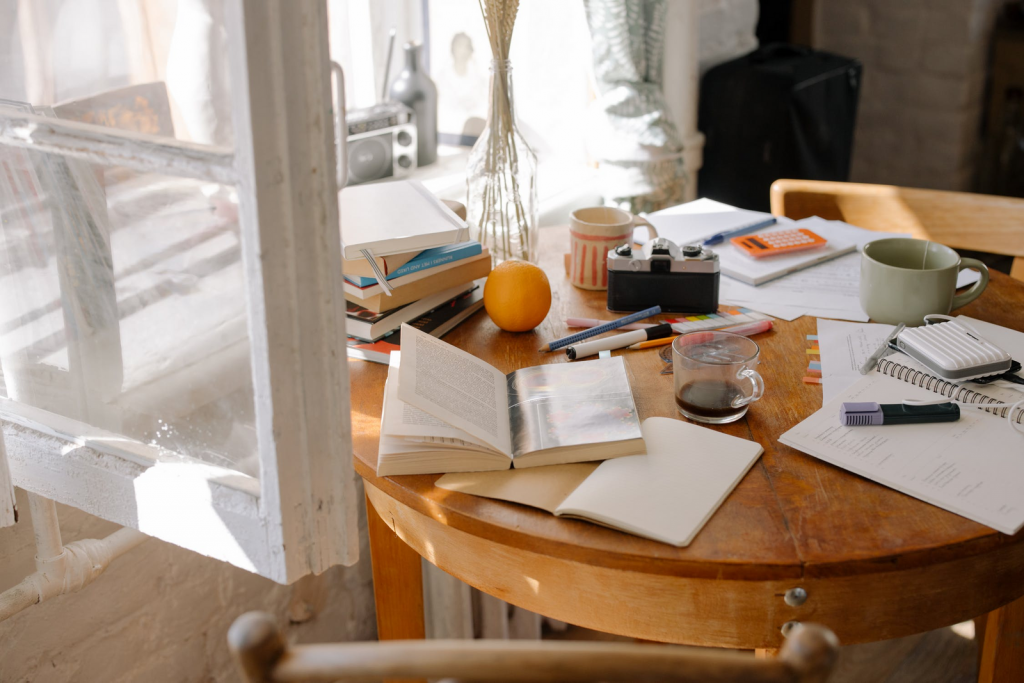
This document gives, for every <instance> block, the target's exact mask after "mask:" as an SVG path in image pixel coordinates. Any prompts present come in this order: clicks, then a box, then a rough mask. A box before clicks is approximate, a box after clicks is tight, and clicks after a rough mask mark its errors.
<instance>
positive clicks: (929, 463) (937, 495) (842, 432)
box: [779, 373, 1024, 534]
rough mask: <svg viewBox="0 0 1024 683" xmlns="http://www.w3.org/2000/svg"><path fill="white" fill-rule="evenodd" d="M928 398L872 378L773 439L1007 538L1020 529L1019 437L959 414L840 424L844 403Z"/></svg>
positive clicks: (988, 420) (985, 418) (995, 421)
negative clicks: (921, 420)
mask: <svg viewBox="0 0 1024 683" xmlns="http://www.w3.org/2000/svg"><path fill="white" fill-rule="evenodd" d="M904 399H920V400H935V394H934V393H932V392H930V391H928V390H927V389H922V388H920V387H916V386H914V385H911V384H908V383H906V382H901V381H900V380H898V379H895V378H892V377H887V376H885V375H881V374H878V373H872V374H870V375H867V376H865V377H862V378H861V379H860V380H858V381H857V383H856V384H854V385H853V386H851V387H849V388H848V389H846V390H845V391H844V392H842V393H841V394H840V395H839V396H838V397H836V399H835V400H833V401H831V402H830V403H827V404H826V405H825V407H824V408H822V409H821V410H819V411H818V412H816V413H814V414H813V415H811V416H810V417H809V418H807V419H806V420H804V421H803V422H801V423H800V424H798V425H797V426H796V427H793V429H791V430H789V431H788V432H786V433H785V434H783V435H782V436H781V437H779V441H781V442H782V443H784V444H786V445H788V446H792V447H793V448H796V449H798V450H801V451H804V452H805V453H809V454H811V455H813V456H815V457H817V458H820V459H821V460H824V461H826V462H829V463H832V464H833V465H836V466H838V467H842V468H843V469H846V470H849V471H851V472H854V473H856V474H859V475H861V476H863V477H867V478H868V479H873V480H874V481H877V482H879V483H882V484H885V485H886V486H889V487H892V488H894V489H896V490H898V491H902V492H904V493H906V494H908V495H911V496H913V497H915V498H918V499H920V500H924V501H927V502H929V503H931V504H933V505H937V506H938V507H941V508H943V509H945V510H949V511H950V512H955V513H957V514H959V515H963V516H964V517H967V518H968V519H972V520H974V521H976V522H979V523H981V524H985V525H987V526H990V527H992V528H993V529H997V530H998V531H1002V532H1003V533H1007V534H1013V533H1016V532H1017V530H1018V529H1020V528H1021V526H1022V525H1024V457H1022V456H1024V435H1021V434H1017V433H1013V432H1011V431H1010V429H1009V428H1008V427H1007V425H1006V421H1005V420H1001V419H1000V418H998V417H996V416H994V415H989V414H987V413H983V412H980V411H977V410H970V409H967V410H963V411H961V414H960V420H959V421H957V422H944V423H931V424H916V425H878V426H865V427H843V426H841V425H840V424H839V408H840V405H841V404H842V402H844V401H873V402H877V403H901V402H902V401H903V400H904Z"/></svg>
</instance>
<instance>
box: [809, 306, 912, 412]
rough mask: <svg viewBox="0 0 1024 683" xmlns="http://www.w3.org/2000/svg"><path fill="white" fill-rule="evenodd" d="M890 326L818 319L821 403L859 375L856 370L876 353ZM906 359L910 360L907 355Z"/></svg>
mask: <svg viewBox="0 0 1024 683" xmlns="http://www.w3.org/2000/svg"><path fill="white" fill-rule="evenodd" d="M893 329H895V326H894V325H878V324H874V323H844V322H839V321H836V320H822V319H821V318H819V319H818V348H819V350H820V351H821V390H822V396H823V403H830V402H831V401H832V400H833V399H834V398H835V397H836V396H838V395H839V394H840V393H842V392H843V391H845V390H846V389H847V387H849V386H851V385H853V384H855V383H856V382H857V380H859V379H860V378H861V377H862V375H861V374H860V367H861V366H862V365H864V363H865V362H866V361H867V359H868V358H869V357H870V356H871V354H873V353H874V352H875V351H877V350H878V347H879V346H881V344H882V342H884V341H885V338H886V337H888V336H889V334H890V333H891V332H892V331H893ZM905 358H906V360H908V361H909V360H912V359H911V358H910V357H909V356H906V357H905Z"/></svg>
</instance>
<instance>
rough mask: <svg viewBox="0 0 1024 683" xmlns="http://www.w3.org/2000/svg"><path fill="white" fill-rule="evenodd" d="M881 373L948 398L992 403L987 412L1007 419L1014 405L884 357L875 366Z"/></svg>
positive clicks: (1021, 419)
mask: <svg viewBox="0 0 1024 683" xmlns="http://www.w3.org/2000/svg"><path fill="white" fill-rule="evenodd" d="M875 367H876V368H877V369H878V371H879V372H880V373H882V374H883V375H887V376H889V377H894V378H895V379H898V380H900V381H901V382H906V383H908V384H913V385H914V386H915V387H920V388H922V389H927V390H928V391H932V392H935V393H936V394H940V395H942V396H945V397H946V398H948V399H952V400H954V401H960V402H961V403H977V404H979V405H991V406H992V407H991V408H985V412H987V413H991V414H992V415H998V416H999V417H1001V418H1003V419H1006V416H1007V414H1009V412H1010V410H1011V408H1012V406H1011V405H1010V404H1008V403H1003V402H1002V401H999V400H997V399H994V398H992V397H991V396H986V395H985V394H982V393H979V392H977V391H974V390H973V389H968V388H967V387H965V386H963V385H961V384H957V383H956V382H950V381H948V380H944V379H942V378H941V377H936V376H935V375H930V374H928V373H927V372H923V371H921V370H916V369H914V368H911V367H907V366H906V365H902V364H900V363H897V362H895V361H891V360H889V359H887V358H882V359H880V360H879V361H878V365H877V366H875ZM1014 422H1016V423H1017V424H1024V409H1019V410H1018V411H1017V417H1016V419H1015V420H1014Z"/></svg>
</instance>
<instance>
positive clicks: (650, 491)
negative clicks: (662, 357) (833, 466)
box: [556, 417, 763, 547]
mask: <svg viewBox="0 0 1024 683" xmlns="http://www.w3.org/2000/svg"><path fill="white" fill-rule="evenodd" d="M642 428H643V434H644V442H645V443H646V444H647V455H637V456H627V457H624V458H617V459H615V460H607V461H605V462H603V463H601V465H600V466H599V467H598V468H597V469H596V470H595V471H594V473H593V474H591V475H590V476H589V477H587V479H586V481H584V482H583V483H582V484H580V485H579V486H578V487H576V489H575V490H574V491H573V492H572V493H571V494H569V496H568V498H566V499H565V500H564V501H563V502H562V504H561V505H559V506H558V509H557V512H556V514H559V515H571V516H574V517H582V518H584V519H589V520H592V521H594V522H598V523H600V524H604V525H606V526H610V527H614V528H617V529H622V530H623V531H626V532H629V533H632V534H636V535H637V536H643V537H645V538H651V539H654V540H656V541H661V542H663V543H669V544H671V545H674V546H678V547H684V546H687V545H689V544H690V542H691V541H692V540H693V537H694V536H696V535H697V532H698V531H700V530H701V528H702V527H703V526H704V524H705V523H706V522H707V521H708V519H710V518H711V515H712V514H714V512H715V510H717V509H718V506H719V505H721V504H722V501H724V500H725V498H726V496H728V495H729V493H730V492H731V491H732V490H733V489H734V488H735V487H736V484H738V483H739V481H740V480H741V479H742V478H743V475H745V474H746V473H747V471H748V470H749V469H750V467H751V466H752V465H753V464H754V463H755V462H756V461H757V459H758V457H760V455H761V453H762V452H763V449H762V448H761V445H760V444H758V443H756V442H754V441H747V440H746V439H739V438H736V437H734V436H729V435H728V434H723V433H721V432H717V431H714V430H712V429H708V428H706V427H698V426H697V425H694V424H690V423H689V422H683V421H682V420H674V419H671V418H667V417H651V418H648V419H647V420H644V423H643V427H642Z"/></svg>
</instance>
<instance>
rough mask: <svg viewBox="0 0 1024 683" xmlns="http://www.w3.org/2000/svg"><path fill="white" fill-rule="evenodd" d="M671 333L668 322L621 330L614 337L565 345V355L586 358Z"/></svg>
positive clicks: (572, 357)
mask: <svg viewBox="0 0 1024 683" xmlns="http://www.w3.org/2000/svg"><path fill="white" fill-rule="evenodd" d="M672 334H675V332H673V331H672V326H671V325H669V324H668V323H662V324H661V325H655V326H654V327H648V328H647V329H644V330H634V331H633V332H623V333H622V334H617V335H615V336H614V337H605V338H604V339H595V340H594V341H587V342H583V343H581V344H573V345H572V346H568V347H566V349H565V355H566V356H568V357H569V360H579V359H580V358H586V357H587V356H594V355H597V354H598V353H600V352H601V351H612V350H614V349H622V348H625V347H627V346H629V345H631V344H636V343H637V342H642V341H649V340H651V339H661V338H662V337H667V336H669V335H672Z"/></svg>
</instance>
